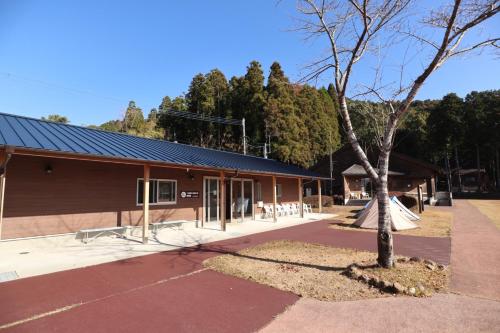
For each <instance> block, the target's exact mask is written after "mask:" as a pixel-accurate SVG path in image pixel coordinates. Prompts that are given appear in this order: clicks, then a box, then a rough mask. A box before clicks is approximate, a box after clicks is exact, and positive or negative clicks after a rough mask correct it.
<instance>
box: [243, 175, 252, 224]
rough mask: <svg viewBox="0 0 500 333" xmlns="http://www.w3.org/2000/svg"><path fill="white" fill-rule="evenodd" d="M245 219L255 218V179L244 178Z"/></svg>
mask: <svg viewBox="0 0 500 333" xmlns="http://www.w3.org/2000/svg"><path fill="white" fill-rule="evenodd" d="M242 184H243V191H242V192H243V202H244V205H243V219H244V220H251V219H253V181H251V180H243V182H242Z"/></svg>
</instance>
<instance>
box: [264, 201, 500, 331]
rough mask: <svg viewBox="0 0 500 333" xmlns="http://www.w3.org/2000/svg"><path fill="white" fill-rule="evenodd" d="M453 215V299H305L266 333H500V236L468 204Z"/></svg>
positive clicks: (440, 296)
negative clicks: (322, 300) (348, 300)
mask: <svg viewBox="0 0 500 333" xmlns="http://www.w3.org/2000/svg"><path fill="white" fill-rule="evenodd" d="M451 210H452V211H453V226H452V251H451V273H452V275H451V286H450V287H451V292H452V293H453V294H438V295H435V296H433V297H431V298H409V297H397V298H380V299H373V300H364V301H352V302H321V301H317V300H314V299H301V300H299V301H298V302H297V303H295V305H293V306H292V307H291V308H290V309H289V310H288V311H286V312H285V313H284V314H282V315H280V316H279V317H278V318H277V319H276V320H274V321H273V322H271V324H270V325H268V326H267V327H266V328H265V329H263V330H262V332H263V333H264V332H265V333H271V332H279V333H281V332H367V331H370V332H471V333H472V332H474V333H476V332H500V231H499V230H498V229H497V228H496V227H495V226H494V224H493V223H492V222H491V221H489V220H488V218H487V217H486V216H484V215H483V214H481V213H480V212H479V210H477V209H476V208H475V207H473V206H472V205H470V204H469V203H468V202H467V201H466V200H454V207H453V208H452V209H451ZM454 293H459V294H461V295H457V294H454Z"/></svg>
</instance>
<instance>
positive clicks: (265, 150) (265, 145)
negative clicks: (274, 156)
mask: <svg viewBox="0 0 500 333" xmlns="http://www.w3.org/2000/svg"><path fill="white" fill-rule="evenodd" d="M264 158H267V142H264Z"/></svg>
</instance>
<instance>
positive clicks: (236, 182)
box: [231, 179, 253, 222]
mask: <svg viewBox="0 0 500 333" xmlns="http://www.w3.org/2000/svg"><path fill="white" fill-rule="evenodd" d="M250 219H253V181H252V180H248V179H232V180H231V221H237V222H243V221H245V220H250Z"/></svg>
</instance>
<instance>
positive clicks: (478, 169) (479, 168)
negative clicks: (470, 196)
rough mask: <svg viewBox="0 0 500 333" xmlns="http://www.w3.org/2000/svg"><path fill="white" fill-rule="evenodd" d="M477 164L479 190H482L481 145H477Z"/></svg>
mask: <svg viewBox="0 0 500 333" xmlns="http://www.w3.org/2000/svg"><path fill="white" fill-rule="evenodd" d="M476 165H477V191H478V192H481V163H480V159H479V145H476Z"/></svg>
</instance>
